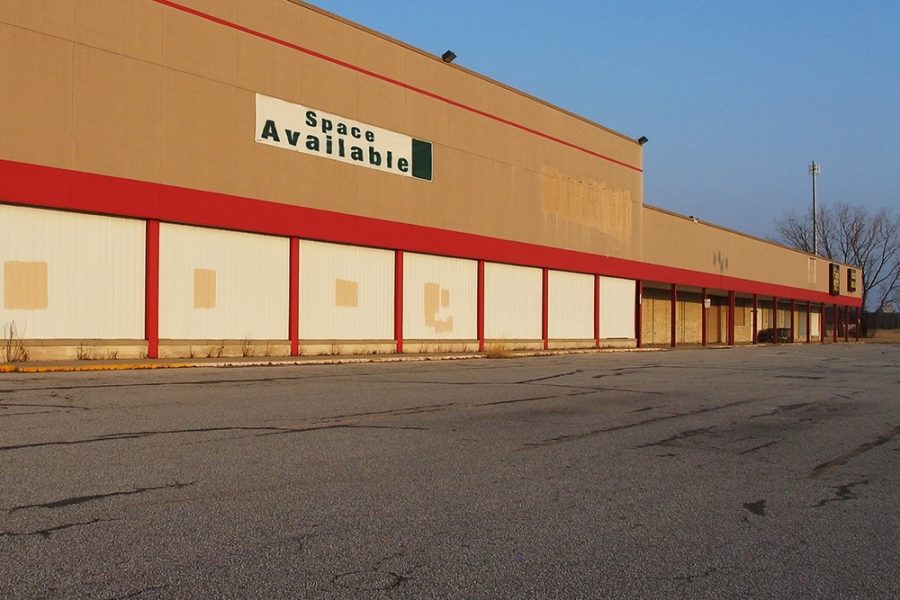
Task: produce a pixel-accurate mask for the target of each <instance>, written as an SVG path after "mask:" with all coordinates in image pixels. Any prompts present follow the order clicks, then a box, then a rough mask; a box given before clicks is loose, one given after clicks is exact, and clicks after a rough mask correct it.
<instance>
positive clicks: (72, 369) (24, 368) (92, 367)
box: [0, 348, 666, 374]
mask: <svg viewBox="0 0 900 600" xmlns="http://www.w3.org/2000/svg"><path fill="white" fill-rule="evenodd" d="M665 350H666V349H665V348H603V349H597V348H582V349H573V350H534V351H521V352H513V351H511V352H510V353H509V355H508V356H503V357H489V356H487V354H486V353H477V354H474V353H468V354H445V355H440V356H433V355H417V354H409V355H391V356H347V357H343V358H341V357H335V358H316V359H311V358H306V359H303V358H301V359H295V360H290V359H286V360H255V361H229V360H226V361H218V362H159V363H127V362H123V363H114V364H109V363H104V364H96V363H95V364H90V363H88V364H59V365H52V364H49V365H34V366H29V365H26V364H2V365H0V373H31V374H35V373H79V372H88V371H143V370H151V369H191V368H203V367H206V368H216V369H221V368H235V367H281V366H308V365H346V364H365V363H397V362H427V361H438V360H472V359H490V360H503V359H510V358H531V357H537V356H561V355H572V354H611V353H623V352H661V351H665Z"/></svg>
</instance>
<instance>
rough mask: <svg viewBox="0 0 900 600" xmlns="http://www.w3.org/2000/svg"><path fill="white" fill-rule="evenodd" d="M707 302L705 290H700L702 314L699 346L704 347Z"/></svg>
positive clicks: (707, 297)
mask: <svg viewBox="0 0 900 600" xmlns="http://www.w3.org/2000/svg"><path fill="white" fill-rule="evenodd" d="M707 300H709V296H708V295H707V293H706V288H700V304H701V307H702V308H701V310H702V311H703V312H701V313H700V345H701V346H705V345H706V320H707V318H708V315H707V313H708V312H709V311H708V310H707V309H706V301H707Z"/></svg>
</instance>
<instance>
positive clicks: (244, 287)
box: [159, 223, 290, 340]
mask: <svg viewBox="0 0 900 600" xmlns="http://www.w3.org/2000/svg"><path fill="white" fill-rule="evenodd" d="M289 276H290V269H289V242H288V239H287V238H278V237H273V236H264V235H257V234H252V233H239V232H235V231H223V230H219V229H207V228H203V227H187V226H184V225H172V224H169V223H163V224H161V225H160V228H159V337H160V338H163V339H176V340H222V339H226V340H245V339H246V340H286V339H287V337H288V313H289V311H288V288H289Z"/></svg>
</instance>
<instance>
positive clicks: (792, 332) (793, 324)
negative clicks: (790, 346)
mask: <svg viewBox="0 0 900 600" xmlns="http://www.w3.org/2000/svg"><path fill="white" fill-rule="evenodd" d="M796 310H797V303H796V302H795V301H794V299H793V298H791V343H794V342H796V341H797V336H796V335H795V334H794V327H795V325H796V323H795V319H794V312H795V311H796Z"/></svg>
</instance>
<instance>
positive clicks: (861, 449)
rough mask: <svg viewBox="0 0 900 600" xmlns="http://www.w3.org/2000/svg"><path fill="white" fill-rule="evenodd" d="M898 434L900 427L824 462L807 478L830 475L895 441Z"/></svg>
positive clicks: (897, 426) (895, 427)
mask: <svg viewBox="0 0 900 600" xmlns="http://www.w3.org/2000/svg"><path fill="white" fill-rule="evenodd" d="M898 434H900V425H896V426H894V428H893V429H892V430H890V431H889V432H887V433H886V434H884V435H881V436H878V437H877V438H875V439H874V440H872V441H869V442H865V443H863V444H860V445H859V446H857V447H856V448H854V449H853V450H851V451H850V452H847V453H845V454H841V455H840V456H838V457H836V458H832V459H831V460H829V461H827V462H823V463H821V464H819V465H816V466H815V467H814V468H813V469H812V470H811V471H810V472H809V474H808V475H807V476H806V478H807V479H816V478H818V477H821V476H822V475H824V474H825V473H828V472H830V471H832V470H833V469H835V468H837V467H841V466H843V465H846V464H847V463H848V462H850V461H851V460H853V459H854V458H856V457H857V456H860V455H862V454H865V453H866V452H869V451H870V450H874V449H875V448H877V447H879V446H883V445H884V444H887V443H888V442H890V441H891V440H893V439H894V438H895V437H897V435H898Z"/></svg>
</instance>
